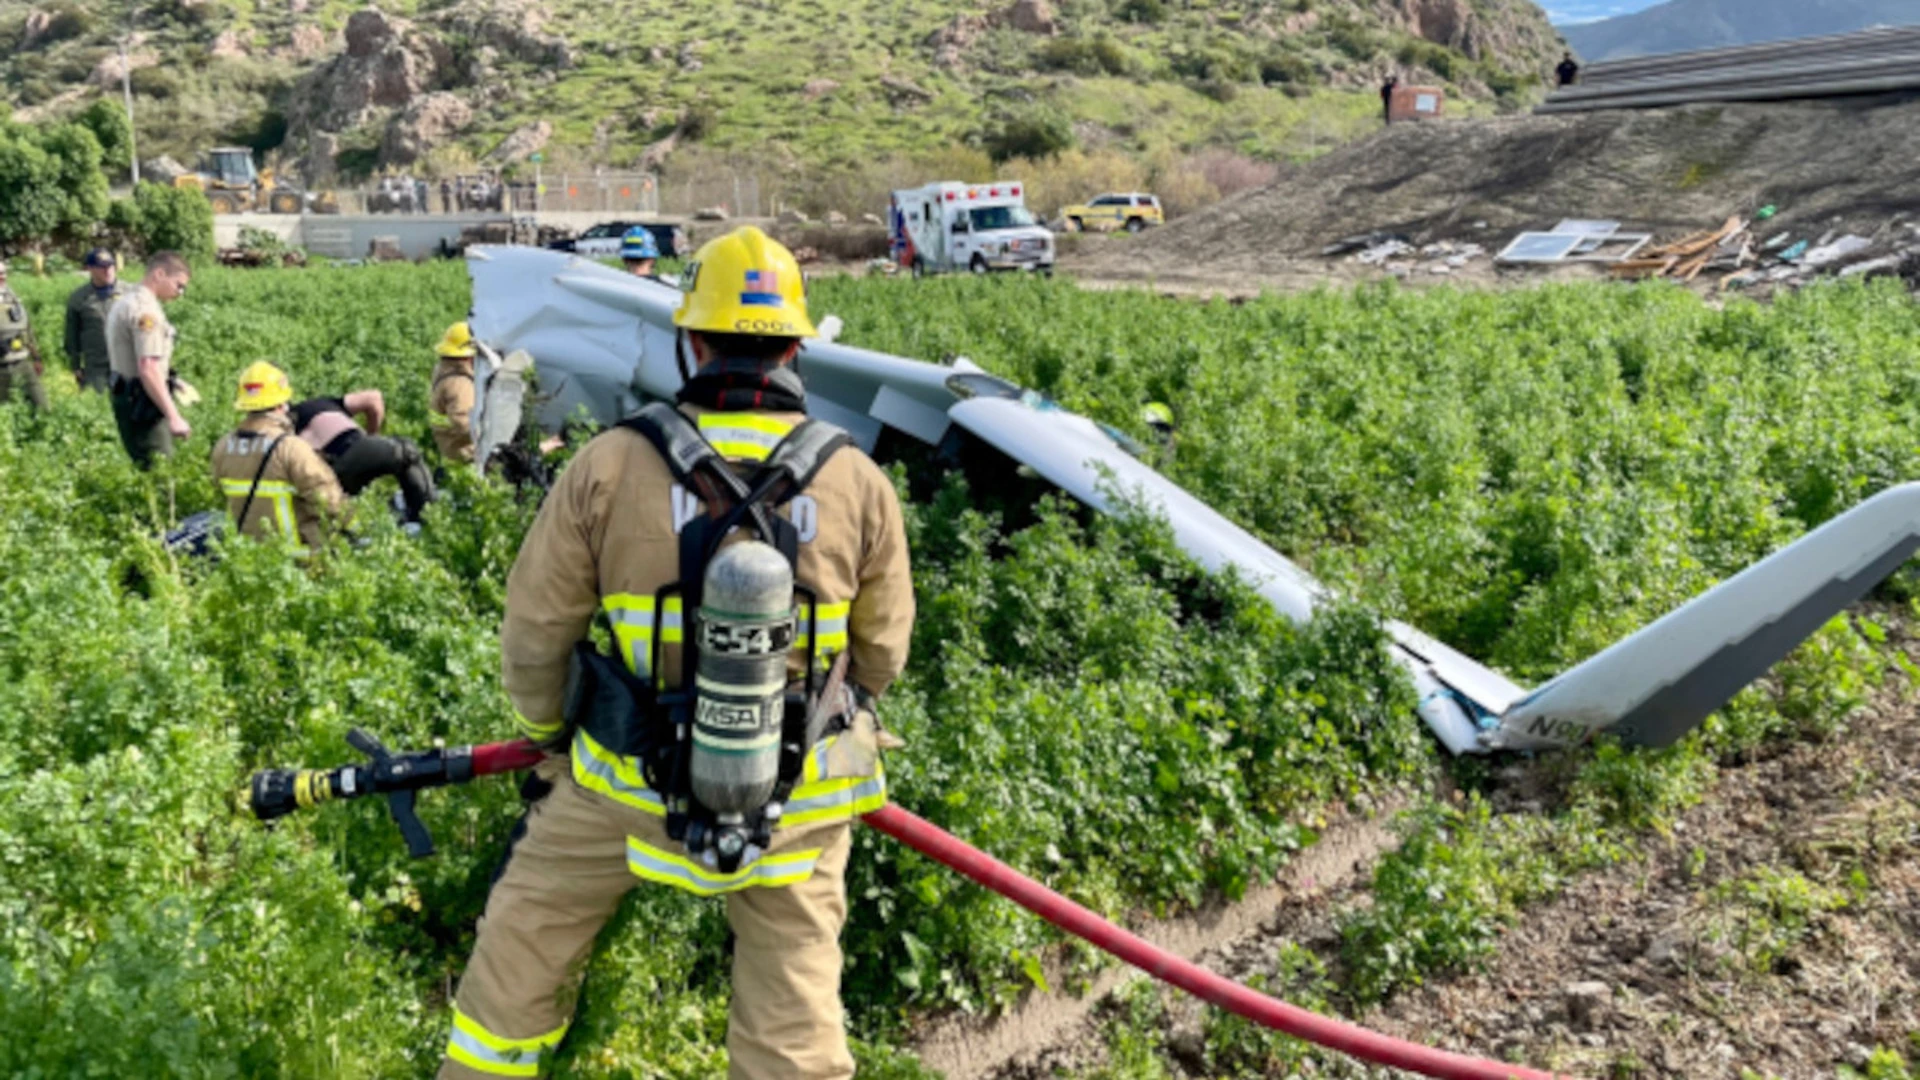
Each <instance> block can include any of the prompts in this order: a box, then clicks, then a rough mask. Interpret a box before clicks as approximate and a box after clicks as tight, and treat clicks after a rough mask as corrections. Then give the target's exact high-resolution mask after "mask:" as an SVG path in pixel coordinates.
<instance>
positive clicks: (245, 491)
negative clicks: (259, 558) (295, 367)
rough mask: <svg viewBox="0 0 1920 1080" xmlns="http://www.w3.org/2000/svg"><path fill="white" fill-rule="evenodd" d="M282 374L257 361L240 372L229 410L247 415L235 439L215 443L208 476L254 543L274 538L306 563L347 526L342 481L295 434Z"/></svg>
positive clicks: (289, 393)
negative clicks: (335, 531)
mask: <svg viewBox="0 0 1920 1080" xmlns="http://www.w3.org/2000/svg"><path fill="white" fill-rule="evenodd" d="M292 400H293V387H292V386H290V385H289V384H288V382H287V375H286V372H284V371H281V370H280V369H279V368H277V367H274V366H273V365H272V364H269V363H267V362H266V361H265V360H259V361H255V362H254V363H253V364H250V365H248V367H247V369H246V370H245V371H243V372H241V373H240V390H239V393H238V395H237V396H236V397H235V398H234V401H233V407H234V408H235V409H237V410H239V411H240V412H243V413H246V414H247V417H246V419H245V420H242V421H241V422H240V426H239V427H238V428H236V429H235V430H234V431H233V433H232V434H229V435H228V436H227V437H225V438H223V439H221V440H219V441H218V442H215V443H214V444H213V478H214V481H215V482H216V483H218V484H219V485H220V493H221V494H222V495H225V496H226V497H227V512H228V513H229V514H230V515H232V517H233V520H234V521H235V522H237V523H239V526H240V531H241V532H242V533H245V534H246V535H248V536H251V537H253V538H254V539H256V540H266V539H269V538H271V537H275V536H279V537H282V538H284V539H285V540H286V541H287V542H288V543H289V544H291V545H292V547H293V552H294V554H295V555H298V556H301V557H305V556H307V555H310V554H312V553H313V551H314V550H315V549H316V548H319V547H320V546H321V545H322V544H324V543H325V542H326V538H327V534H328V533H329V531H330V530H331V529H332V528H333V527H334V526H336V525H341V524H345V522H346V520H347V517H348V513H349V507H348V506H347V494H346V492H344V491H342V490H341V489H340V481H339V480H338V479H337V478H335V476H334V475H333V470H332V469H330V468H328V467H327V463H326V461H325V460H323V459H322V458H321V457H320V452H319V451H318V450H315V449H314V448H313V447H311V446H309V445H307V443H306V442H305V441H304V440H302V439H301V438H300V437H299V436H297V435H295V434H294V433H293V423H292V421H291V420H290V419H289V418H288V410H287V402H289V401H292Z"/></svg>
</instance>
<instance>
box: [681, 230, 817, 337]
mask: <svg viewBox="0 0 1920 1080" xmlns="http://www.w3.org/2000/svg"><path fill="white" fill-rule="evenodd" d="M685 280H686V285H685V288H686V294H685V295H684V296H683V297H682V299H681V301H680V309H679V310H678V311H675V312H674V313H673V325H675V326H678V327H680V328H681V329H683V330H699V331H704V332H709V333H716V334H758V335H760V336H762V337H789V338H810V337H815V336H817V335H818V334H819V331H817V330H815V329H814V328H813V320H812V319H809V318H808V317H807V285H806V282H805V281H803V280H802V279H801V277H800V264H799V263H798V262H797V261H795V260H794V257H793V252H791V251H788V250H787V249H786V248H785V247H783V246H782V245H781V244H780V243H779V241H777V240H774V239H773V238H771V237H769V236H768V235H767V234H766V233H763V232H761V231H760V230H759V229H756V228H754V227H753V226H752V225H743V226H741V227H740V228H738V229H735V230H733V231H732V232H730V233H728V234H727V235H725V236H722V237H719V238H718V239H714V240H709V241H707V242H706V243H705V244H702V245H701V246H700V250H699V251H697V252H695V253H694V256H693V262H691V263H690V264H688V266H687V272H686V278H685Z"/></svg>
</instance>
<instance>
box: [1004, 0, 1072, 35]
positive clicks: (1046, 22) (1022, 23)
mask: <svg viewBox="0 0 1920 1080" xmlns="http://www.w3.org/2000/svg"><path fill="white" fill-rule="evenodd" d="M989 21H991V22H992V23H993V25H995V26H1011V27H1012V28H1014V29H1015V30H1018V31H1020V32H1021V33H1023V34H1053V33H1056V32H1058V31H1059V29H1060V21H1059V19H1058V18H1057V17H1056V16H1055V15H1054V13H1053V5H1052V4H1049V3H1047V0H1013V3H1012V4H1011V5H1009V6H1008V7H1005V8H1002V9H1001V10H999V11H997V12H995V13H994V14H993V16H992V18H991V19H990V20H989Z"/></svg>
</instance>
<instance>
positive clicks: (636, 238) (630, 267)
mask: <svg viewBox="0 0 1920 1080" xmlns="http://www.w3.org/2000/svg"><path fill="white" fill-rule="evenodd" d="M659 262H660V242H659V241H658V240H655V239H654V237H653V230H652V229H649V228H647V227H646V226H645V225H635V226H634V227H633V228H631V229H628V230H627V233H626V235H625V236H622V237H621V238H620V263H621V265H623V266H625V267H626V268H627V273H629V274H632V275H633V276H634V277H643V278H651V279H653V280H654V281H659V280H660V275H659V274H658V273H656V272H655V270H654V267H655V266H656V265H658V263H659Z"/></svg>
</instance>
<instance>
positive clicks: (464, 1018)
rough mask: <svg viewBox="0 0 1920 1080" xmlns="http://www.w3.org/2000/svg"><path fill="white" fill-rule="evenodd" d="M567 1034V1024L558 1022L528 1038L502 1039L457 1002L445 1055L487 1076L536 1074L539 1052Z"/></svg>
mask: <svg viewBox="0 0 1920 1080" xmlns="http://www.w3.org/2000/svg"><path fill="white" fill-rule="evenodd" d="M566 1033H567V1025H566V1024H561V1025H560V1026H559V1027H557V1028H555V1029H554V1030H552V1031H549V1032H547V1033H546V1034H545V1035H536V1036H534V1037H533V1038H531V1039H508V1038H503V1037H502V1036H499V1035H495V1034H494V1033H493V1032H491V1031H488V1030H487V1029H486V1028H484V1027H482V1026H481V1025H480V1022H479V1021H477V1020H475V1019H473V1018H472V1017H470V1016H468V1015H467V1014H465V1013H463V1012H461V1011H460V1008H459V1006H457V1005H456V1006H454V1010H453V1032H452V1034H451V1035H449V1036H448V1037H447V1057H449V1058H451V1059H453V1060H454V1061H457V1062H459V1063H460V1064H462V1065H466V1066H469V1067H470V1068H474V1069H478V1070H480V1071H481V1072H483V1073H486V1074H488V1075H490V1076H539V1075H540V1055H541V1054H544V1053H546V1052H547V1051H549V1050H552V1049H553V1048H554V1047H556V1046H558V1045H560V1039H561V1038H562V1037H563V1036H565V1035H566Z"/></svg>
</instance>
